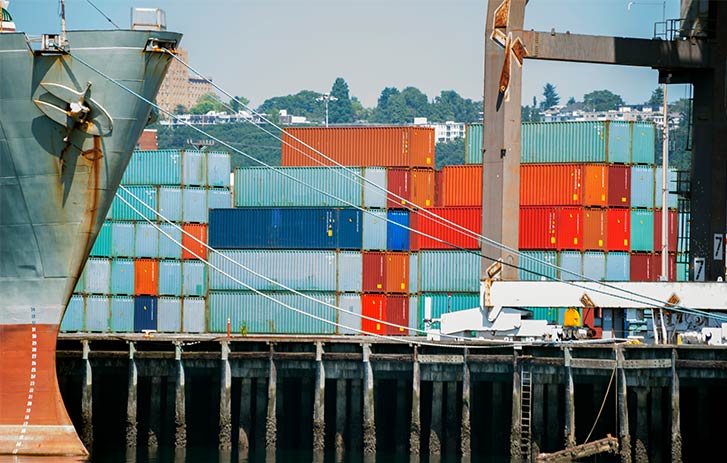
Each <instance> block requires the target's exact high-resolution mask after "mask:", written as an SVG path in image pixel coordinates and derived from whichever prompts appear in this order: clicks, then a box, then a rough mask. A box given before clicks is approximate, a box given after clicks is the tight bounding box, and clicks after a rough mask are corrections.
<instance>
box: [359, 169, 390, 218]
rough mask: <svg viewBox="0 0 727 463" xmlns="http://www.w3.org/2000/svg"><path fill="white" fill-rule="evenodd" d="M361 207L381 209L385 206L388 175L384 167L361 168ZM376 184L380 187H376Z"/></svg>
mask: <svg viewBox="0 0 727 463" xmlns="http://www.w3.org/2000/svg"><path fill="white" fill-rule="evenodd" d="M363 177H364V185H363V207H365V208H378V209H383V208H385V207H386V190H387V185H388V175H387V173H386V168H385V167H365V168H364V169H363ZM376 185H378V186H379V187H381V188H376Z"/></svg>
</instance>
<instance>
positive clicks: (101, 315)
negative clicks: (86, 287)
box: [85, 296, 109, 332]
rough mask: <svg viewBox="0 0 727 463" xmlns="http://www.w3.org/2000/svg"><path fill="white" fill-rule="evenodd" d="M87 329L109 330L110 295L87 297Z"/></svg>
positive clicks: (94, 330) (92, 330)
mask: <svg viewBox="0 0 727 463" xmlns="http://www.w3.org/2000/svg"><path fill="white" fill-rule="evenodd" d="M85 326H86V331H91V332H106V331H108V330H109V297H108V296H87V297H86V323H85Z"/></svg>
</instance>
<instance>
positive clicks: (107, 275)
mask: <svg viewBox="0 0 727 463" xmlns="http://www.w3.org/2000/svg"><path fill="white" fill-rule="evenodd" d="M85 274H86V281H84V284H83V286H84V288H85V290H86V293H87V294H109V292H110V290H111V261H110V260H109V259H99V258H90V259H88V260H87V261H86V267H85Z"/></svg>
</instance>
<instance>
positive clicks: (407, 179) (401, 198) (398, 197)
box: [386, 168, 412, 208]
mask: <svg viewBox="0 0 727 463" xmlns="http://www.w3.org/2000/svg"><path fill="white" fill-rule="evenodd" d="M386 182H387V189H388V190H389V191H390V193H389V195H388V196H387V199H388V201H387V207H393V208H397V207H403V206H405V205H406V204H408V203H409V202H410V201H411V190H412V185H411V175H409V170H408V169H398V168H393V169H386ZM392 193H393V194H392Z"/></svg>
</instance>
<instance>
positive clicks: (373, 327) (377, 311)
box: [361, 294, 386, 334]
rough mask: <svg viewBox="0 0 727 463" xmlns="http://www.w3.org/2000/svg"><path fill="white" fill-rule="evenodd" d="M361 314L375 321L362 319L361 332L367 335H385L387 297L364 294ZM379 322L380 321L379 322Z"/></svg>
mask: <svg viewBox="0 0 727 463" xmlns="http://www.w3.org/2000/svg"><path fill="white" fill-rule="evenodd" d="M361 314H362V315H363V316H364V317H371V318H374V319H375V320H368V319H366V318H362V319H361V331H364V332H365V333H374V334H385V333H386V325H384V324H383V323H381V322H382V321H386V296H384V295H383V294H363V295H362V296H361ZM377 320H378V321H377Z"/></svg>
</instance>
